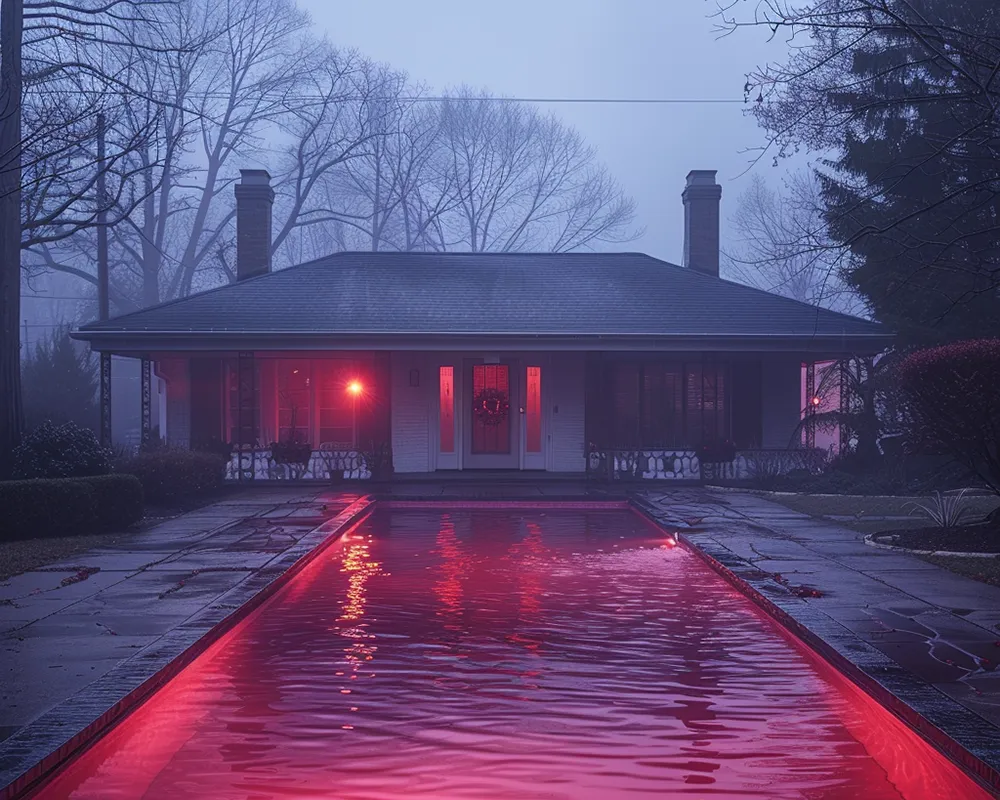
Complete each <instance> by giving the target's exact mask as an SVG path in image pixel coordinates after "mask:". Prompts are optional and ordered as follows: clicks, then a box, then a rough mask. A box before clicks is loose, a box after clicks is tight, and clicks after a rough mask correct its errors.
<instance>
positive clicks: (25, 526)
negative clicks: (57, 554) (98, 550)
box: [0, 479, 99, 541]
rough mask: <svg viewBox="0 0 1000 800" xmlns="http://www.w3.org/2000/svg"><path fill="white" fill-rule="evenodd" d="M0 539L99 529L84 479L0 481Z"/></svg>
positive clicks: (94, 500) (91, 491) (93, 500)
mask: <svg viewBox="0 0 1000 800" xmlns="http://www.w3.org/2000/svg"><path fill="white" fill-rule="evenodd" d="M0 508H2V509H3V513H2V514H0V539H2V540H5V541H9V540H15V539H34V538H41V537H48V536H69V535H72V534H79V535H86V534H90V533H96V532H97V530H98V529H99V523H98V517H97V498H96V493H95V492H94V488H93V487H92V486H91V485H90V484H89V483H87V482H86V481H81V480H70V479H57V480H51V479H35V480H23V481H3V482H0Z"/></svg>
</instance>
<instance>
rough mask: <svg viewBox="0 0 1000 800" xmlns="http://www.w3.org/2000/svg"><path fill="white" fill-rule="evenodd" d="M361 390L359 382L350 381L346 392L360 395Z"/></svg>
mask: <svg viewBox="0 0 1000 800" xmlns="http://www.w3.org/2000/svg"><path fill="white" fill-rule="evenodd" d="M361 389H362V387H361V383H360V381H351V382H350V383H349V384H347V391H348V392H350V393H351V394H353V395H359V394H361Z"/></svg>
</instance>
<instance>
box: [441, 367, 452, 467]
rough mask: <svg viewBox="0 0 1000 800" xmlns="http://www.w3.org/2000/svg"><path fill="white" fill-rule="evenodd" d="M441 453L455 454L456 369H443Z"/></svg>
mask: <svg viewBox="0 0 1000 800" xmlns="http://www.w3.org/2000/svg"><path fill="white" fill-rule="evenodd" d="M440 383H441V452H442V453H454V452H455V368H454V367H441V370H440Z"/></svg>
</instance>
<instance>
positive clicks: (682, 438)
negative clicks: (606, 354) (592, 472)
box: [601, 359, 729, 448]
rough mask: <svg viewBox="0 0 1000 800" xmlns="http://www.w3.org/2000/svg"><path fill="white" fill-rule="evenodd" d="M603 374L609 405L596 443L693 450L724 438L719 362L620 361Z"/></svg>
mask: <svg viewBox="0 0 1000 800" xmlns="http://www.w3.org/2000/svg"><path fill="white" fill-rule="evenodd" d="M603 374H604V376H605V383H604V385H603V386H602V392H607V393H608V400H609V402H608V404H607V406H606V408H607V413H608V418H607V420H606V423H607V424H606V428H605V430H602V431H601V439H602V440H608V439H610V441H608V444H609V445H610V446H612V447H618V448H660V447H663V448H673V447H697V446H698V445H700V444H701V443H702V442H704V441H707V440H710V439H716V438H727V437H728V436H729V403H728V400H727V391H728V382H727V377H726V376H727V368H726V365H724V364H716V363H712V362H703V361H702V360H701V359H699V360H697V361H691V362H689V363H686V364H682V363H680V362H669V361H629V360H622V361H617V362H615V363H611V364H610V365H609V367H608V369H607V370H606V371H605V372H604V373H603Z"/></svg>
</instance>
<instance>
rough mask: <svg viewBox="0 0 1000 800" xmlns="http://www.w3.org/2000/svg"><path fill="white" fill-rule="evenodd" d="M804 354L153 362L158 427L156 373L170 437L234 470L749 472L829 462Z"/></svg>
mask: <svg viewBox="0 0 1000 800" xmlns="http://www.w3.org/2000/svg"><path fill="white" fill-rule="evenodd" d="M143 363H144V365H149V364H150V362H149V361H144V362H143ZM803 366H804V362H803V360H802V357H801V356H799V355H797V354H788V353H753V352H750V353H740V352H737V353H723V352H613V351H604V352H596V351H590V352H582V351H547V352H546V351H511V352H501V353H481V352H480V353H473V352H469V351H450V352H449V351H406V350H396V351H392V352H389V351H332V350H331V351H256V352H249V351H247V352H235V353H233V352H229V353H210V352H197V353H163V354H161V355H160V356H159V357H158V358H157V360H156V361H155V362H152V365H151V366H144V369H143V375H144V390H143V403H144V412H143V420H144V432H145V431H147V429H148V419H149V415H148V409H146V408H145V406H146V404H148V398H149V396H150V392H149V391H148V385H147V383H148V382H149V381H150V380H151V379H152V378H153V377H155V378H156V379H157V380H158V381H159V382H160V383H161V384H162V385H163V386H164V387H165V391H164V399H163V403H164V406H165V408H164V410H163V412H162V413H161V414H160V418H161V429H160V431H159V434H160V436H161V437H162V438H163V439H164V441H165V442H166V444H168V445H169V446H172V447H181V448H194V449H203V450H213V451H219V452H221V453H225V454H226V455H228V456H229V464H228V466H227V470H226V478H227V479H228V480H232V481H240V482H246V481H258V480H286V481H287V480H320V481H334V482H336V481H339V480H351V479H354V480H364V479H369V478H373V477H374V478H376V479H385V478H387V477H388V476H389V475H390V474H395V475H398V476H401V477H403V476H417V475H424V474H435V473H441V472H449V473H462V472H477V473H480V474H481V473H482V472H483V471H491V472H494V473H497V474H499V473H502V472H504V471H509V472H512V473H515V474H519V473H530V474H536V475H537V474H540V473H552V474H565V475H578V476H580V477H583V476H589V477H592V478H595V479H598V480H627V479H645V480H650V479H652V480H681V481H698V480H701V479H703V478H706V477H714V478H739V477H745V476H746V475H747V474H748V473H749V472H750V471H752V470H753V469H757V468H766V469H768V470H777V471H788V470H790V469H815V468H816V467H817V466H818V465H819V463H818V460H819V459H821V458H822V456H821V454H818V453H816V452H815V450H814V449H811V448H806V447H804V446H803V445H805V444H806V442H805V441H804V439H803V437H801V436H798V437H797V436H796V435H795V433H796V428H797V426H798V424H799V421H800V420H801V417H802V414H803V413H805V412H804V409H803V405H802V398H803V374H804V371H803ZM809 372H811V370H809ZM144 438H145V439H146V441H147V442H151V441H152V433H151V432H150V433H149V434H144ZM720 448H722V450H723V451H725V455H724V456H722V457H720V456H719V455H718V451H719V449H720ZM713 454H714V455H713ZM765 462H766V463H765ZM761 465H765V466H763V467H762V466H761Z"/></svg>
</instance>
